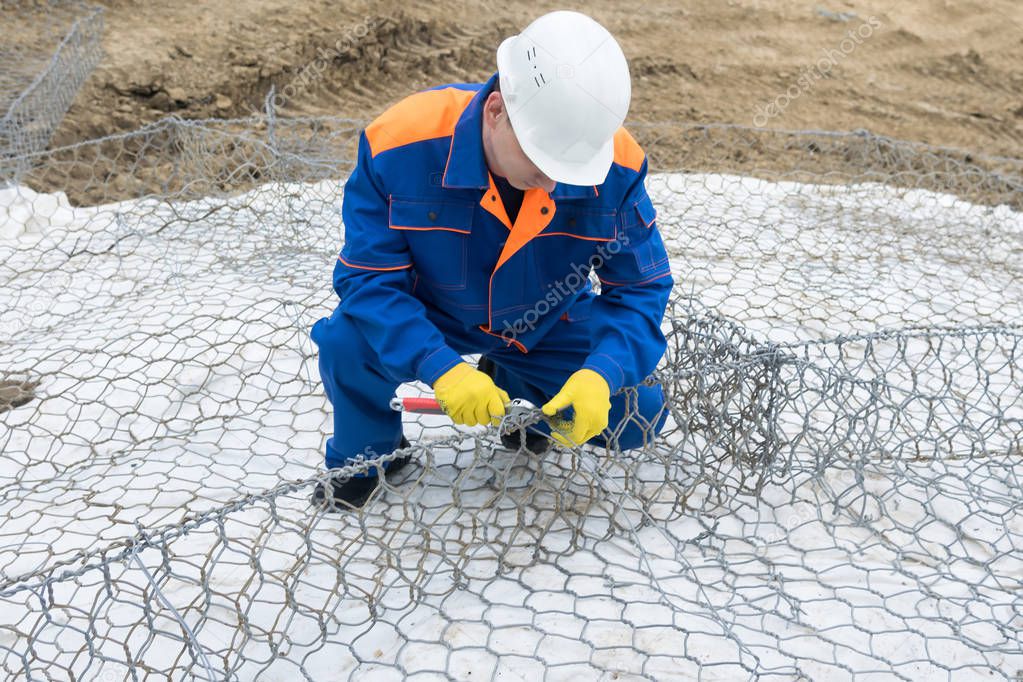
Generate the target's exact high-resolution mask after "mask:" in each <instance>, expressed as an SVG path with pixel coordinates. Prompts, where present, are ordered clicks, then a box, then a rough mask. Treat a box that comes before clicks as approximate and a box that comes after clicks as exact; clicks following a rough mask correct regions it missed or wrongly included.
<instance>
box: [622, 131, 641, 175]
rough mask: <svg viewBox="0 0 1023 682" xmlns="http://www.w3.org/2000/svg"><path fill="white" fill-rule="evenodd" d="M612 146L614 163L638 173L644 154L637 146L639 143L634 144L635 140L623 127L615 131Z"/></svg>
mask: <svg viewBox="0 0 1023 682" xmlns="http://www.w3.org/2000/svg"><path fill="white" fill-rule="evenodd" d="M614 145H615V157H614V162H615V163H617V164H618V165H619V166H625V167H626V168H631V169H632V170H634V171H636V172H637V173H638V172H639V169H640V166H642V165H643V159H644V158H645V157H646V153H645V152H644V151H643V148H642V147H640V146H639V142H636V138H634V137H633V136H632V134H631V133H630V132H629V131H628V130H626V129H625V128H624V127H620V128H618V130H617V131H615V137H614Z"/></svg>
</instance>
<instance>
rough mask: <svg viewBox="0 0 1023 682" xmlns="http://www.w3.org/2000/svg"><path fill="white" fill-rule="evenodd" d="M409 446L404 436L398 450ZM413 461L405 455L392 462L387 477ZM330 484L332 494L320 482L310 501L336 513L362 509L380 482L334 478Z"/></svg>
mask: <svg viewBox="0 0 1023 682" xmlns="http://www.w3.org/2000/svg"><path fill="white" fill-rule="evenodd" d="M408 446H409V442H408V440H406V438H405V436H402V437H401V444H400V445H399V446H398V449H399V450H400V449H403V448H407V447H408ZM411 459H412V456H411V455H405V456H404V457H398V458H396V459H394V460H392V461H391V462H390V463H389V464H388V465H387V469H386V470H385V472H386V473H385V475H386V476H392V475H393V474H396V473H397V472H399V471H401V470H402V469H403V468H405V465H406V464H408V463H409V461H410V460H411ZM328 482H329V483H330V487H331V489H332V490H331V493H332V494H331V493H328V492H327V485H326V483H324V482H323V481H320V482H318V483H317V484H316V488H314V489H313V494H312V497H311V498H310V501H311V502H312V503H313V505H314V506H316V507H321V508H323V510H324V511H328V512H335V511H344V510H349V509H359V508H360V507H362V505H364V504H366V500H368V499H369V496H370V495H372V494H373V491H374V490H376V489H377V485H378V484H379V482H380V481H379V479H378V477H377V476H362V477H359V478H354V477H352V478H348V479H342V478H340V477H332V478H330V479H328Z"/></svg>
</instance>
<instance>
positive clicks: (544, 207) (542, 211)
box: [540, 206, 548, 215]
mask: <svg viewBox="0 0 1023 682" xmlns="http://www.w3.org/2000/svg"><path fill="white" fill-rule="evenodd" d="M547 211H548V208H547V207H546V206H541V207H540V213H543V214H544V215H547Z"/></svg>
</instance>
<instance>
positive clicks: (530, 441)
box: [501, 429, 551, 455]
mask: <svg viewBox="0 0 1023 682" xmlns="http://www.w3.org/2000/svg"><path fill="white" fill-rule="evenodd" d="M523 434H524V435H525V436H526V442H525V443H523V442H522V436H523ZM501 445H503V446H504V447H506V448H508V449H509V450H518V449H519V448H520V447H524V448H525V449H526V450H527V451H529V452H531V453H532V454H534V455H542V454H543V453H545V452H547V449H548V448H550V446H551V440H550V437H549V436H547V435H546V434H543V433H536V432H534V431H526V430H525V429H519V430H518V431H513V432H511V433H502V434H501Z"/></svg>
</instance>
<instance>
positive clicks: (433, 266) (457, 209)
mask: <svg viewBox="0 0 1023 682" xmlns="http://www.w3.org/2000/svg"><path fill="white" fill-rule="evenodd" d="M474 211H475V204H473V203H472V202H468V201H448V200H443V201H442V200H436V199H428V198H415V197H398V196H391V198H390V201H389V206H388V219H387V223H388V227H390V228H391V229H392V230H402V231H404V232H405V237H406V241H407V242H408V245H409V251H411V253H412V267H413V268H414V269H415V271H416V273H417V274H418V275H419V277H420V278H421V279H422V280H423V282H424V283H425V284H428V285H431V286H433V287H436V288H438V289H447V290H459V289H464V288H465V287H466V273H467V270H468V254H469V235H470V234H471V233H472V221H473V214H474Z"/></svg>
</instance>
